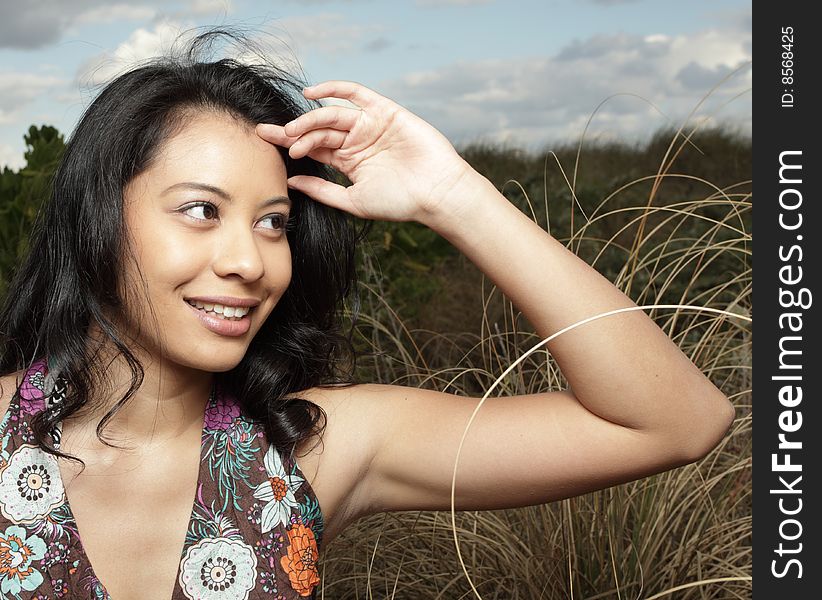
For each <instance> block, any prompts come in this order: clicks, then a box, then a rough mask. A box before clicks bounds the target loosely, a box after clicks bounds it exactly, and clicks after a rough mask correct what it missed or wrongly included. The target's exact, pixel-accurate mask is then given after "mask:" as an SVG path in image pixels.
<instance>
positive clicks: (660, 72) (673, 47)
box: [0, 0, 752, 169]
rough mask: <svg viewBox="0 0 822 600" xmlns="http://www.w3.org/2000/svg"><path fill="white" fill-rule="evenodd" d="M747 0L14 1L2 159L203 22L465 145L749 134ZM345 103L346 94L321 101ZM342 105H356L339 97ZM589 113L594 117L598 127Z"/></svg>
mask: <svg viewBox="0 0 822 600" xmlns="http://www.w3.org/2000/svg"><path fill="white" fill-rule="evenodd" d="M751 10H752V9H751V2H750V1H747V2H746V1H741V0H689V1H688V2H683V1H682V0H576V1H574V0H508V1H505V0H391V1H378V0H273V1H269V2H264V1H260V0H257V1H252V0H131V1H130V2H128V3H125V2H122V3H118V2H116V1H115V2H110V1H109V2H106V1H103V0H26V1H25V2H20V1H19V0H0V169H2V167H3V166H4V165H6V166H9V167H10V168H12V169H19V168H21V167H22V166H23V165H24V164H25V161H24V158H23V153H24V152H25V143H24V141H23V135H24V134H25V133H26V132H27V131H28V129H29V127H30V126H31V125H43V124H47V125H53V126H54V127H56V128H57V129H58V130H59V131H60V132H61V133H63V134H64V135H65V136H66V137H68V135H69V134H70V133H71V131H72V129H73V128H74V126H75V124H76V123H77V122H78V120H79V118H80V116H81V114H82V112H83V110H84V109H85V108H86V107H87V106H88V105H89V104H90V103H91V102H92V101H93V99H94V97H95V95H96V94H97V93H99V91H100V90H101V89H102V86H104V85H105V83H106V82H107V81H109V80H111V79H112V78H113V77H115V76H116V75H117V74H120V73H122V72H124V71H125V70H128V69H129V68H131V67H133V66H135V65H137V64H139V62H140V61H142V60H146V59H148V58H151V57H153V56H156V55H158V54H162V53H163V51H164V50H167V49H168V48H169V47H170V46H171V43H172V42H173V41H174V39H175V38H176V37H177V36H179V35H180V34H181V33H183V34H184V35H185V33H184V32H186V31H191V30H192V28H204V27H210V26H220V25H230V26H240V27H244V28H246V30H248V31H251V32H252V34H253V36H254V37H255V38H256V39H259V40H260V41H261V43H262V44H264V47H265V48H266V49H267V52H269V53H270V55H271V56H272V58H273V59H274V60H276V61H278V62H280V63H281V64H283V65H284V66H286V67H288V68H289V69H290V70H294V69H298V70H301V71H302V73H303V74H304V76H305V78H306V79H307V80H308V82H309V83H317V82H319V81H325V80H328V79H345V80H351V81H357V82H359V83H361V84H363V85H365V86H368V87H369V88H371V89H373V90H375V91H376V92H378V93H380V94H382V95H384V96H387V97H389V98H391V99H392V100H394V101H395V102H397V103H399V104H401V105H402V106H404V107H405V108H407V109H409V110H411V111H412V112H414V113H415V114H417V115H419V116H420V117H422V118H423V119H425V120H426V121H428V122H429V123H431V124H432V125H434V126H435V127H436V128H437V129H439V130H440V131H441V132H442V133H443V134H445V136H446V137H448V139H449V140H450V141H451V142H452V144H454V145H455V146H457V147H458V148H459V147H461V146H464V145H465V144H468V143H471V142H477V141H487V142H491V143H504V144H507V145H510V146H512V147H518V148H522V149H524V150H526V151H539V150H543V149H550V147H551V145H553V144H561V143H563V142H567V141H573V142H576V141H578V140H579V139H580V136H581V135H582V134H583V131H584V130H585V128H586V124H587V127H588V129H587V132H586V133H585V139H586V140H624V141H626V142H631V143H633V142H637V141H640V142H641V141H642V140H644V139H647V137H648V136H649V135H650V134H652V133H653V132H654V131H656V130H658V129H659V128H662V127H671V126H672V127H677V128H678V127H680V126H682V125H683V124H685V125H686V126H688V127H693V126H696V125H698V124H700V126H702V127H704V126H710V125H715V124H723V125H725V126H727V127H729V128H731V129H732V130H734V131H738V132H740V133H742V134H744V135H751V86H752V69H751ZM323 103H324V104H331V103H334V101H331V100H327V101H323ZM339 103H344V102H339ZM589 122H590V123H589Z"/></svg>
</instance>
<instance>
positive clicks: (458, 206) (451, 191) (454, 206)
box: [417, 162, 508, 239]
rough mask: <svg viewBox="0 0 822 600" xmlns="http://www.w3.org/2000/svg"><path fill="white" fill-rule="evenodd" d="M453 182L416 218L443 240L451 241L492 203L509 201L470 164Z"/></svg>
mask: <svg viewBox="0 0 822 600" xmlns="http://www.w3.org/2000/svg"><path fill="white" fill-rule="evenodd" d="M452 182H453V183H451V184H450V185H449V186H448V187H447V188H444V189H441V190H440V193H439V194H438V197H437V198H436V199H435V200H434V201H432V202H430V203H429V204H428V206H426V207H425V208H424V209H423V211H422V213H421V216H420V218H419V219H417V220H418V221H419V222H420V223H422V224H423V225H425V226H427V227H428V228H430V229H432V230H433V231H435V232H437V233H438V234H440V235H441V236H443V237H444V238H447V239H450V238H451V237H452V236H453V235H454V234H457V233H458V230H459V229H460V228H461V226H462V225H464V224H465V222H466V221H467V220H469V217H470V215H476V214H477V213H478V212H482V210H483V207H484V206H487V204H488V203H489V202H490V203H494V202H506V203H507V202H508V200H507V199H506V198H505V197H504V196H502V194H500V193H499V191H498V190H497V188H496V187H495V186H494V184H493V183H491V182H490V181H489V180H488V179H486V178H485V177H483V176H482V175H481V174H480V173H478V172H477V171H476V170H474V169H473V168H472V167H471V165H469V164H468V163H467V162H465V164H464V166H463V168H462V170H461V171H460V172H459V174H458V175H457V176H456V177H454V178H452Z"/></svg>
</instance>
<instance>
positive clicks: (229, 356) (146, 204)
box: [123, 112, 291, 372]
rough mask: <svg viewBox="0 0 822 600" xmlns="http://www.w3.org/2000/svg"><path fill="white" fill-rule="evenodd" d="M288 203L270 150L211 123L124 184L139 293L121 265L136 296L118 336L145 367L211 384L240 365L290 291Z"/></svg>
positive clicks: (230, 126)
mask: <svg viewBox="0 0 822 600" xmlns="http://www.w3.org/2000/svg"><path fill="white" fill-rule="evenodd" d="M287 195H288V186H287V184H286V171H285V165H284V163H283V160H282V158H281V157H280V155H279V153H278V151H277V149H276V148H275V147H274V146H273V145H271V144H269V143H268V142H265V141H263V140H262V139H260V138H259V137H258V136H257V135H256V134H255V133H254V129H253V127H252V126H249V125H246V124H244V123H241V122H239V121H236V120H234V119H233V118H231V117H229V116H226V115H224V114H220V113H211V112H203V113H200V114H198V115H197V116H195V117H193V118H192V119H191V120H190V121H189V122H188V124H187V125H186V126H185V127H184V128H183V129H182V130H181V132H180V133H178V134H177V135H175V136H174V137H172V138H171V139H170V140H169V141H168V142H167V143H166V144H165V145H164V147H163V148H162V149H161V152H160V154H159V156H158V159H157V160H156V161H155V162H154V164H153V165H152V166H151V167H150V168H149V169H147V170H146V171H144V172H143V173H141V174H140V175H138V176H137V177H135V178H134V179H133V180H132V181H131V182H130V183H129V185H128V186H127V187H126V189H125V191H124V208H123V210H124V216H125V220H126V224H127V228H128V232H129V237H130V241H131V244H132V247H133V249H134V253H135V257H136V262H137V263H138V264H139V267H140V270H141V272H142V276H143V278H144V279H145V286H143V285H142V283H141V282H140V277H139V275H138V274H137V271H136V269H135V266H134V265H133V264H129V265H127V266H126V267H125V280H124V281H125V282H127V283H129V284H133V285H131V286H130V287H133V288H134V290H135V292H136V293H137V294H138V295H137V296H135V295H134V294H132V293H127V294H126V295H125V301H126V313H127V317H128V321H129V322H128V323H127V324H126V328H127V329H128V331H129V333H130V334H131V335H132V336H136V339H137V340H138V341H139V342H140V344H141V345H142V346H143V347H144V348H146V349H147V350H148V352H149V354H151V355H152V357H153V358H156V359H159V358H162V359H163V360H164V361H170V362H172V363H177V364H179V365H181V366H186V367H190V368H194V369H199V370H205V371H213V372H222V371H227V370H229V369H231V368H233V367H235V366H236V365H237V364H238V363H239V362H240V360H241V359H242V358H243V356H244V355H245V353H246V350H247V349H248V346H249V344H250V342H251V340H252V338H253V337H254V335H255V334H256V333H257V331H259V329H260V327H261V326H262V324H263V322H264V321H265V320H266V318H267V317H268V316H269V314H271V311H272V310H273V309H274V307H275V305H276V304H277V302H278V301H279V299H280V298H281V297H282V295H283V293H284V292H285V290H286V288H287V287H288V284H289V282H290V280H291V251H290V249H289V246H288V240H287V238H286V234H285V225H286V222H287V219H288V215H289V208H290V204H289V201H288V198H287ZM143 290H145V291H144V292H143ZM143 294H145V296H147V298H145V297H142V298H141V296H142V295H143ZM147 302H148V303H150V304H151V307H153V309H154V313H155V314H156V317H157V321H158V326H159V327H158V328H159V331H157V329H158V328H155V327H154V326H153V320H152V316H151V311H150V310H149V307H148V306H147V305H146V303H147ZM195 304H196V305H197V306H194V305H195ZM220 313H222V314H220ZM232 313H236V314H234V316H228V315H231V314H232ZM246 313H247V314H246Z"/></svg>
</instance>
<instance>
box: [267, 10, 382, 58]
mask: <svg viewBox="0 0 822 600" xmlns="http://www.w3.org/2000/svg"><path fill="white" fill-rule="evenodd" d="M271 29H272V30H273V32H274V33H275V34H278V35H282V36H284V37H287V38H288V39H289V46H290V47H291V48H292V49H293V50H294V52H295V53H296V54H297V55H298V56H307V55H308V54H309V53H311V52H315V51H319V52H321V53H322V54H324V55H326V57H336V56H341V55H344V54H346V53H349V52H353V51H355V50H357V49H359V48H360V47H361V46H362V45H363V44H364V43H365V40H366V38H369V39H370V38H372V37H374V36H378V35H379V34H382V33H384V32H386V31H387V28H386V27H385V26H383V25H378V24H374V23H357V22H351V21H349V20H348V19H346V17H344V16H343V15H340V14H331V13H321V14H316V15H311V16H306V17H286V18H283V19H279V20H277V21H276V25H275V26H273V27H272V28H271Z"/></svg>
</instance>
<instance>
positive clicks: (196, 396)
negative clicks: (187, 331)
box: [66, 352, 214, 447]
mask: <svg viewBox="0 0 822 600" xmlns="http://www.w3.org/2000/svg"><path fill="white" fill-rule="evenodd" d="M112 354H113V353H109V356H111V355H112ZM105 355H106V353H105V352H98V353H97V354H96V358H95V359H94V360H96V361H101V364H102V371H103V378H102V379H103V380H102V381H100V382H99V385H97V386H96V389H95V393H94V397H93V398H92V399H90V402H89V403H88V404H87V405H86V406H85V407H83V408H82V409H81V410H80V411H78V412H77V413H75V414H73V415H71V416H69V417H68V418H67V420H66V424H70V425H71V427H73V428H75V429H86V428H87V429H88V431H89V433H94V437H95V438H96V432H95V429H96V427H97V423H98V422H99V421H100V419H102V418H103V416H105V414H106V413H107V412H108V411H109V410H110V409H111V408H112V407H114V405H115V404H116V403H117V401H119V400H120V399H121V398H122V397H123V396H124V395H125V393H126V392H127V390H128V389H129V387H130V386H131V381H132V371H131V368H130V367H129V366H128V363H127V362H126V360H125V359H124V358H123V356H122V355H117V356H114V358H103V357H104V356H105ZM137 358H138V360H139V361H140V364H141V365H142V367H143V370H144V377H143V381H142V383H141V385H140V387H139V388H138V389H137V390H136V392H135V393H134V395H133V396H132V397H131V398H130V399H129V400H128V401H127V402H126V403H125V404H124V405H123V406H121V407H120V408H119V409H118V410H117V412H116V413H115V414H114V416H113V417H112V418H111V419H110V420H109V421H108V423H107V424H106V426H105V428H104V430H103V432H104V437H105V438H106V439H107V440H110V441H112V442H114V443H115V444H118V445H120V444H125V445H127V446H131V447H146V446H153V445H155V444H158V443H164V442H167V441H169V440H172V439H176V438H179V437H180V436H182V435H183V434H184V433H186V432H190V431H191V430H192V428H194V429H197V430H199V429H201V428H202V424H203V415H204V412H205V408H206V405H207V403H208V400H209V396H210V393H211V389H212V384H213V381H214V374H213V373H209V372H206V371H201V370H198V369H192V368H190V367H186V366H183V365H180V364H177V363H173V362H171V361H169V360H167V359H158V358H157V357H155V356H146V355H144V354H138V355H137Z"/></svg>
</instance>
